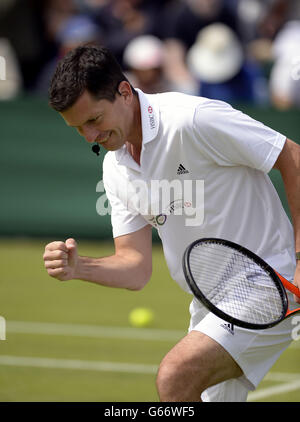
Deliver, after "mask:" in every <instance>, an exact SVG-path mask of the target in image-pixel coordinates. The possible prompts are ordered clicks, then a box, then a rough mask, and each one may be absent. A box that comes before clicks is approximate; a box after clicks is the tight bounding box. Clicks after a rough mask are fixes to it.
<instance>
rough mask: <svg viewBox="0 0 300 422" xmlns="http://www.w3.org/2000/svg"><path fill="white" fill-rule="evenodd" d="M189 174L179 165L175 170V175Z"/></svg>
mask: <svg viewBox="0 0 300 422" xmlns="http://www.w3.org/2000/svg"><path fill="white" fill-rule="evenodd" d="M186 173H189V171H188V170H187V169H186V168H184V167H183V165H182V164H179V166H178V169H177V174H186Z"/></svg>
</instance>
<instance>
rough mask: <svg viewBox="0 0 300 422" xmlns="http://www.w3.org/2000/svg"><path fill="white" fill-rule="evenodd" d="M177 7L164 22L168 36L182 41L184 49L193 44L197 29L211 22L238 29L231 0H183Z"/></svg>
mask: <svg viewBox="0 0 300 422" xmlns="http://www.w3.org/2000/svg"><path fill="white" fill-rule="evenodd" d="M177 9H178V10H177V12H176V13H174V14H173V15H171V16H170V17H169V19H168V21H167V22H166V25H169V26H170V29H169V34H168V37H169V38H175V39H176V40H178V41H180V42H182V43H183V45H184V46H185V48H186V49H189V48H190V47H191V46H192V45H193V44H194V42H195V40H196V37H197V34H198V33H199V31H200V30H201V29H203V28H204V27H205V26H207V25H210V24H212V23H215V22H220V23H224V24H226V25H227V26H229V27H230V28H232V29H233V30H234V31H235V32H236V31H238V25H237V13H236V8H235V7H233V6H232V2H231V0H183V1H182V2H179V3H178V8H177Z"/></svg>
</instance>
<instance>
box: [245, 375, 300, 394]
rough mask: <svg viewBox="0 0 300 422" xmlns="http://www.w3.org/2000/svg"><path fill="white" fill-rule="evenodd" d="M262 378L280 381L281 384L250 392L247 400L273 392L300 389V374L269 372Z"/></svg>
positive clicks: (278, 392)
mask: <svg viewBox="0 0 300 422" xmlns="http://www.w3.org/2000/svg"><path fill="white" fill-rule="evenodd" d="M264 380H265V381H273V382H274V381H275V382H281V383H283V384H280V385H276V386H272V387H267V388H263V389H260V390H258V391H254V392H250V393H249V396H248V401H255V400H261V399H264V398H266V397H270V396H273V395H275V394H283V393H289V392H290V391H294V390H298V389H300V374H292V373H290V372H270V373H269V374H267V375H266V376H265V378H264Z"/></svg>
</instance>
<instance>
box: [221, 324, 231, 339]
mask: <svg viewBox="0 0 300 422" xmlns="http://www.w3.org/2000/svg"><path fill="white" fill-rule="evenodd" d="M221 327H222V328H225V330H227V331H228V332H229V333H230V334H232V335H233V336H234V325H233V324H231V323H229V324H221Z"/></svg>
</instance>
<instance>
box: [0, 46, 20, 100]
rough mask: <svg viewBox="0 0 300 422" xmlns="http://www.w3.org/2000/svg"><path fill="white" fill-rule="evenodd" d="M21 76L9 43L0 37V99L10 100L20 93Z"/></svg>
mask: <svg viewBox="0 0 300 422" xmlns="http://www.w3.org/2000/svg"><path fill="white" fill-rule="evenodd" d="M21 90H22V76H21V72H20V68H19V63H18V59H17V57H16V54H15V52H14V50H13V48H12V46H11V43H10V42H9V41H8V40H7V39H5V38H0V100H10V99H13V98H15V97H16V96H17V95H18V94H20V92H21Z"/></svg>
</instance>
